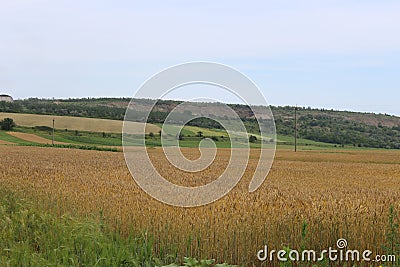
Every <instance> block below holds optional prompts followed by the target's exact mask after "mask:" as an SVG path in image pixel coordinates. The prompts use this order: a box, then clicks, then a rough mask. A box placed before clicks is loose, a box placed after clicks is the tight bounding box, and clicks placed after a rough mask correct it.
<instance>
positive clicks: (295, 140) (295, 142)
mask: <svg viewBox="0 0 400 267" xmlns="http://www.w3.org/2000/svg"><path fill="white" fill-rule="evenodd" d="M294 152H297V105H296V107H295V108H294Z"/></svg>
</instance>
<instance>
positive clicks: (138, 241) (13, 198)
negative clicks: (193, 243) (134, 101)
mask: <svg viewBox="0 0 400 267" xmlns="http://www.w3.org/2000/svg"><path fill="white" fill-rule="evenodd" d="M156 247H157V246H156V244H155V239H154V238H152V237H151V236H149V235H148V234H147V233H145V232H142V233H140V232H137V233H136V234H134V233H129V234H128V235H124V236H122V235H121V234H120V233H119V231H118V230H115V229H112V228H111V227H109V226H108V225H107V223H106V220H105V218H104V217H103V216H102V213H100V214H99V215H98V216H92V217H86V218H77V217H73V216H69V215H65V214H64V215H61V216H54V215H52V214H50V213H47V212H45V211H43V209H42V208H41V207H39V206H38V205H37V204H32V203H30V202H28V201H25V200H23V199H21V198H20V197H18V196H17V195H16V194H14V193H12V192H11V191H7V190H6V189H4V188H1V189H0V266H32V267H35V266H38V267H39V266H40V267H42V266H105V267H106V266H107V267H108V266H132V267H135V266H138V267H139V266H149V267H153V266H165V265H169V264H171V265H170V266H178V265H176V264H175V262H178V255H177V253H176V251H174V249H170V248H164V249H162V250H159V249H158V250H157V249H156ZM156 251H158V252H156ZM185 262H190V263H191V264H192V265H187V266H214V265H213V264H212V265H211V263H212V262H213V261H202V262H203V263H210V264H209V265H198V264H197V263H198V262H197V261H196V260H194V259H190V258H185ZM221 266H229V265H221Z"/></svg>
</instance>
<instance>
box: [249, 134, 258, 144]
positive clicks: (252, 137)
mask: <svg viewBox="0 0 400 267" xmlns="http://www.w3.org/2000/svg"><path fill="white" fill-rule="evenodd" d="M256 141H257V137H255V136H254V135H250V137H249V142H250V143H255V142H256Z"/></svg>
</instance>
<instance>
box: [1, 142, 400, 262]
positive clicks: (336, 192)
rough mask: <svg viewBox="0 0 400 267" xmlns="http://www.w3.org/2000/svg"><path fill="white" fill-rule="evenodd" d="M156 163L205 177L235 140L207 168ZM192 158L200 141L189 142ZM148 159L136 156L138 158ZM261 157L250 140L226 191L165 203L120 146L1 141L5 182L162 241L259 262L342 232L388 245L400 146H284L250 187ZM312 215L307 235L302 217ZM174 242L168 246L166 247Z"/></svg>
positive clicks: (187, 250)
mask: <svg viewBox="0 0 400 267" xmlns="http://www.w3.org/2000/svg"><path fill="white" fill-rule="evenodd" d="M148 151H149V155H150V156H151V158H152V159H153V162H154V165H155V166H156V168H157V169H158V170H159V171H160V172H161V173H163V174H165V175H167V176H168V177H170V180H171V181H173V182H174V183H177V184H182V185H190V186H193V185H199V184H205V183H208V182H209V181H211V180H212V177H213V175H215V174H218V173H220V172H221V170H222V169H223V168H224V166H226V164H227V162H228V160H229V155H230V153H229V150H225V149H219V151H218V155H217V160H216V162H214V163H213V164H212V165H211V166H210V168H209V169H208V170H206V171H205V172H202V173H200V174H195V173H185V172H181V171H179V170H177V169H175V168H174V167H172V166H170V165H169V164H167V162H166V159H165V158H164V157H163V154H162V150H161V149H158V148H153V149H149V150H148ZM183 152H184V154H185V155H187V156H188V157H190V158H195V157H196V156H198V150H197V149H184V150H183ZM140 162H141V159H140V158H138V164H140ZM256 164H257V150H252V154H251V160H250V164H249V165H248V167H247V169H246V173H245V176H244V177H243V179H242V180H241V181H240V182H239V184H238V185H237V187H236V188H234V190H232V192H230V193H229V194H228V195H227V196H225V197H224V198H222V199H221V200H219V201H216V202H214V203H212V204H209V205H206V206H202V207H196V208H179V207H173V206H168V205H166V204H163V203H160V202H158V201H156V200H154V199H153V198H151V197H150V196H148V195H147V194H146V193H144V192H143V191H142V190H141V189H140V188H139V187H138V186H137V185H136V183H135V182H134V180H133V179H132V177H131V175H130V173H129V170H128V169H127V167H126V164H125V161H124V157H123V154H122V153H112V152H100V151H82V150H74V149H54V148H40V147H12V148H10V147H5V146H0V166H1V169H0V186H2V187H6V188H10V189H12V190H14V191H18V192H19V193H20V194H22V195H24V196H25V197H26V198H29V199H34V200H35V201H36V202H37V203H38V204H40V205H42V206H44V207H46V208H47V209H49V210H50V211H52V212H54V213H56V214H59V215H61V214H63V213H66V212H67V213H74V214H80V215H82V216H85V215H88V214H93V213H98V212H99V211H100V210H101V211H102V212H103V213H104V216H105V218H107V220H109V223H110V224H112V225H114V226H115V227H117V228H118V229H119V230H120V231H122V232H125V233H128V232H130V231H138V232H139V231H141V232H144V233H146V234H148V235H149V236H153V237H154V248H153V249H154V250H158V251H160V250H163V249H165V248H174V249H175V250H176V252H177V253H179V254H180V255H190V256H193V257H197V258H213V259H217V261H221V262H224V261H225V262H230V263H236V264H243V265H244V266H260V265H259V264H260V263H259V262H258V261H257V259H256V253H257V251H258V250H259V249H261V248H262V247H263V246H264V245H268V246H269V247H272V248H276V249H280V248H282V247H283V246H290V247H291V248H294V249H296V248H299V247H300V246H302V245H304V243H305V245H306V246H307V248H309V249H315V250H319V249H324V248H327V247H329V246H333V245H334V244H335V242H336V240H338V239H339V238H346V239H347V240H348V243H349V246H350V247H352V248H358V249H370V250H372V251H374V252H375V253H382V244H384V243H385V231H386V229H387V218H388V211H389V207H390V206H391V205H393V206H394V208H395V209H396V210H400V151H383V150H365V151H363V150H354V151H351V150H349V151H339V150H338V151H333V150H332V151H330V150H326V151H301V152H298V153H294V152H292V151H288V150H278V151H277V155H276V158H275V161H274V164H273V167H272V169H271V172H270V174H269V176H268V177H267V179H266V181H265V182H264V184H263V185H262V186H261V187H260V188H259V189H258V190H257V191H256V192H254V193H249V192H248V185H249V182H250V180H251V175H252V172H253V171H254V169H255V167H256ZM305 222H307V225H308V228H307V229H308V234H307V237H306V238H304V237H302V234H301V232H302V226H303V225H304V223H305ZM167 252H168V251H166V252H165V253H167Z"/></svg>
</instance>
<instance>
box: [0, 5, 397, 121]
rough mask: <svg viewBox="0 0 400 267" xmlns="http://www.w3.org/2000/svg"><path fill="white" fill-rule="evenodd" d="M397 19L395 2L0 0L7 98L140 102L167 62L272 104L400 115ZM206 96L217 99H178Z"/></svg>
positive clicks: (0, 68) (189, 93)
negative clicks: (244, 84) (235, 73)
mask: <svg viewBox="0 0 400 267" xmlns="http://www.w3.org/2000/svg"><path fill="white" fill-rule="evenodd" d="M399 14H400V1H397V0H394V1H389V0H382V1H372V0H364V1H360V0H347V1H344V0H343V1H342V0H324V1H321V0H304V1H295V0H293V1H289V0H281V1H268V0H266V1H225V0H221V1H212V0H203V1H194V0H193V1H192V0H170V1H161V0H160V1H152V0H150V1H101V0H99V1H94V0H93V1H90V0H89V1H62V0H60V1H54V0H53V1H50V0H49V1H47V0H29V1H28V0H13V1H5V0H0V94H2V93H7V94H10V95H12V96H13V97H14V98H19V99H21V98H28V97H40V98H53V97H54V98H79V97H106V96H107V97H131V96H133V95H134V94H135V92H136V91H137V90H138V89H139V87H140V86H141V85H142V84H143V82H145V81H146V80H147V79H148V78H150V77H151V76H153V75H154V74H156V73H158V72H159V71H161V70H163V69H165V68H167V67H169V66H172V65H176V64H180V63H185V62H190V61H211V62H218V63H222V64H226V65H229V66H232V67H233V68H235V69H237V70H239V71H241V72H242V73H243V74H245V75H247V76H248V77H249V78H250V79H251V80H253V81H254V82H255V83H256V84H257V85H258V87H259V88H260V90H261V91H262V92H263V94H264V96H265V97H266V99H267V101H268V103H269V104H272V105H296V104H297V105H299V106H306V107H308V106H311V107H318V108H329V109H331V108H333V109H338V110H353V111H365V112H377V113H388V114H394V115H400V105H399V100H400V16H399ZM199 91H201V92H203V94H206V96H207V94H214V93H213V91H212V89H210V88H206V89H204V90H199V88H197V89H196V88H194V87H188V88H187V90H186V91H185V92H182V93H175V94H172V95H171V98H178V99H180V98H181V99H184V100H185V99H190V98H193V97H199V96H197V95H196V94H198V92H199ZM218 94H219V93H218ZM220 96H221V97H222V98H224V99H226V101H227V102H235V100H234V99H233V98H231V97H230V96H223V95H222V94H221V95H220ZM202 97H204V95H203V96H202Z"/></svg>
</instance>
